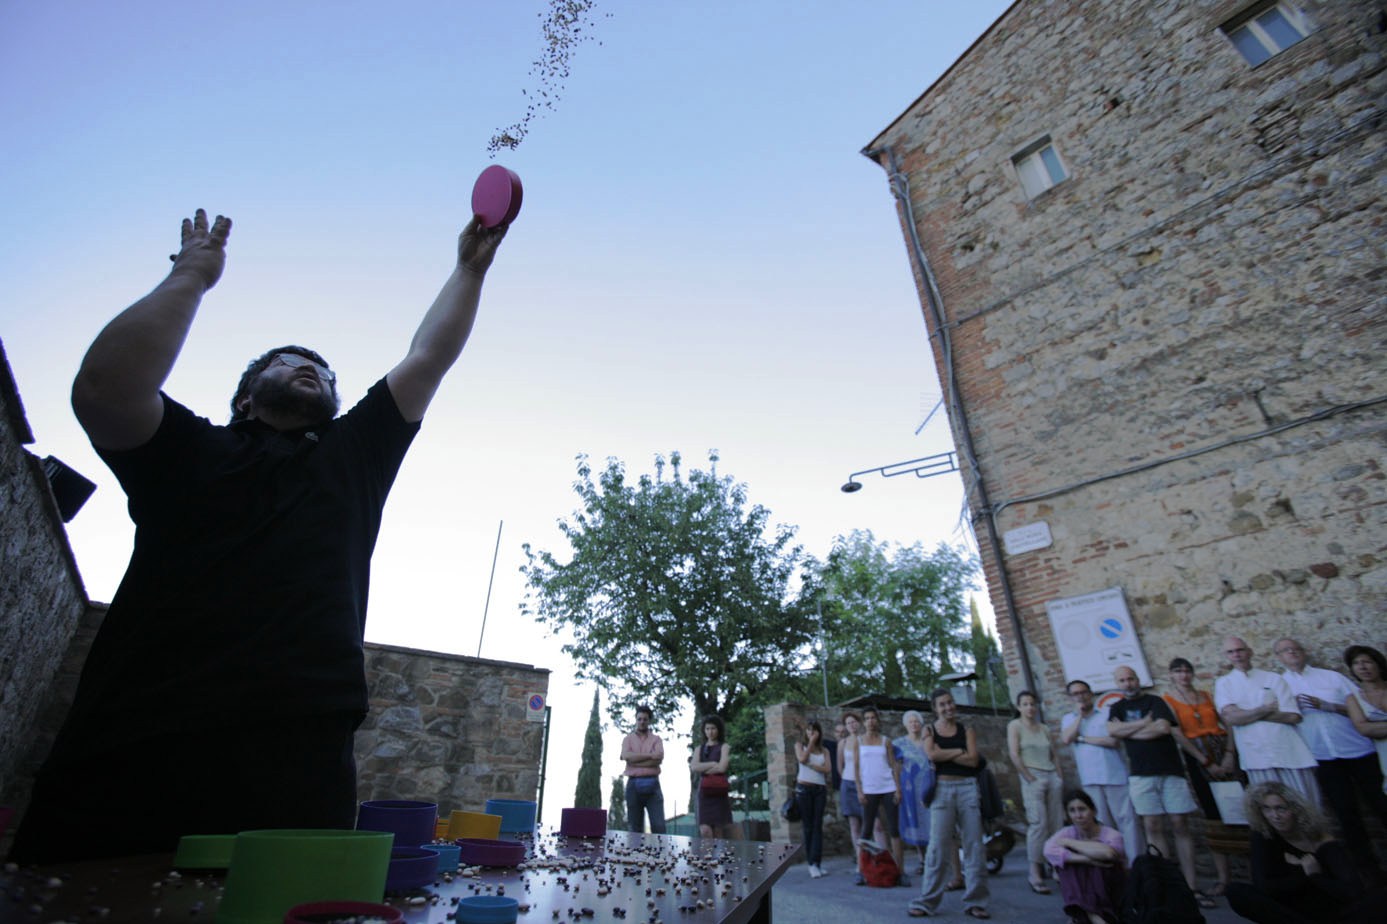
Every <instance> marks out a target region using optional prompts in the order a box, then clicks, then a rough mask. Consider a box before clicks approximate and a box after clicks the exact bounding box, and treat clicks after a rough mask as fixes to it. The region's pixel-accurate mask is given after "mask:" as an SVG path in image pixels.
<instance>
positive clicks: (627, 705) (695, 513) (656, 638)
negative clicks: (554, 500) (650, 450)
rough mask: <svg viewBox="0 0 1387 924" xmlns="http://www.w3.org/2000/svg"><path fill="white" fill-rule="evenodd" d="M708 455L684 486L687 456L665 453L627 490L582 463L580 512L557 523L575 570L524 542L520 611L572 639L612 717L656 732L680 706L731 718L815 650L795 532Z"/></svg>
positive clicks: (612, 466)
mask: <svg viewBox="0 0 1387 924" xmlns="http://www.w3.org/2000/svg"><path fill="white" fill-rule="evenodd" d="M708 458H709V462H710V463H711V465H710V468H709V470H708V471H701V470H698V469H693V470H691V471H689V473H688V475H687V477H685V476H684V474H683V472H682V470H681V464H680V457H679V454H678V453H672V454H671V455H670V457H669V460H668V462H666V460H665V459H664V458H663V457H660V456H657V457H656V459H655V472H654V474H653V475H650V474H643V475H641V476H639V477H638V478H636V479H635V480H634V481H632V480H630V479H628V478H627V475H626V467H625V465H623V464H622V463H621V462H620V461H618V460H615V459H609V460H608V462H607V466H606V468H605V469H603V470H601V471H600V472H597V473H596V474H595V476H594V472H593V470H592V468H591V466H590V465H589V463H588V461H587V458H586V457H584V456H580V457H579V460H578V480H577V481H576V482H575V483H574V486H573V487H574V491H575V492H576V493H577V495H578V498H579V501H580V507H579V509H578V510H577V511H575V512H574V514H573V515H572V517H571V518H570V519H568V520H564V521H560V523H559V529H560V531H561V532H562V533H563V535H564V538H565V539H567V540H568V544H569V546H570V550H569V551H570V554H569V555H568V556H567V561H560V560H559V559H558V558H557V557H556V556H555V555H553V554H551V553H549V552H546V551H535V550H533V549H531V547H530V545H529V544H526V546H525V554H526V557H527V563H526V564H525V565H524V566H523V567H522V568H521V571H522V573H523V574H524V575H525V577H526V579H527V593H526V598H525V602H524V604H523V607H522V608H523V611H524V612H525V613H527V614H528V615H530V616H532V617H534V618H535V619H537V620H538V621H539V622H540V623H542V624H543V625H545V626H546V627H547V628H548V629H549V630H550V631H551V632H554V633H571V638H572V641H571V642H570V643H568V644H566V645H564V651H565V652H566V653H567V654H569V655H571V656H572V657H573V659H574V661H575V662H576V664H577V667H578V673H579V676H580V677H583V678H585V679H591V680H593V681H595V682H596V683H598V684H599V685H601V686H602V687H603V688H604V689H605V690H607V691H608V693H609V694H610V702H609V708H610V710H611V715H612V717H613V718H614V719H617V718H618V717H619V716H621V715H624V714H629V712H630V711H631V710H632V709H633V708H634V707H635V706H636V705H638V704H640V703H648V704H650V705H651V706H653V707H654V709H655V720H656V722H657V724H658V723H661V722H662V721H667V720H668V718H669V717H670V716H671V715H674V714H675V713H676V712H677V705H678V704H680V703H687V704H689V705H692V706H693V708H694V712H695V714H696V715H697V716H703V715H708V714H712V713H716V714H718V715H721V716H723V717H725V718H730V717H733V716H735V715H736V714H737V713H738V712H739V711H740V709H741V708H742V706H743V704H744V703H746V702H747V701H748V698H749V697H750V696H751V695H753V694H754V692H755V691H757V690H759V689H761V687H762V686H763V685H764V684H765V683H766V682H767V680H768V679H769V678H773V677H776V676H780V675H783V674H788V673H792V672H794V671H795V670H797V669H798V668H799V665H800V662H801V661H802V659H803V656H804V654H805V652H806V651H807V647H808V644H809V641H810V637H811V634H812V631H813V628H814V622H813V619H812V618H811V617H810V616H808V615H806V613H805V611H804V610H803V609H802V608H800V607H798V606H795V605H794V604H793V603H791V602H789V590H788V588H789V583H790V579H791V577H792V575H793V574H794V572H795V570H796V567H797V566H798V564H799V563H800V561H801V556H802V553H801V550H800V548H799V547H798V546H796V545H794V544H793V542H792V540H793V538H794V528H793V527H789V526H785V525H780V524H777V525H775V526H774V527H772V526H771V525H770V512H769V511H768V510H766V508H764V507H762V506H760V505H759V504H749V503H748V501H747V490H746V486H745V485H744V484H739V483H737V482H735V481H733V479H732V478H731V477H728V476H720V475H718V474H717V462H718V457H717V454H716V453H710V454H709V457H708ZM700 737H701V736H695V738H694V740H695V741H697V740H700Z"/></svg>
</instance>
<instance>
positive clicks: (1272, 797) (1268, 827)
mask: <svg viewBox="0 0 1387 924" xmlns="http://www.w3.org/2000/svg"><path fill="white" fill-rule="evenodd" d="M1243 807H1244V811H1245V812H1246V814H1247V823H1248V826H1249V827H1250V828H1251V829H1252V834H1251V840H1252V850H1251V856H1250V860H1251V864H1252V882H1251V884H1249V883H1246V882H1232V883H1229V885H1228V892H1227V895H1228V904H1229V906H1230V907H1232V909H1233V910H1234V911H1236V912H1237V913H1238V914H1240V915H1242V916H1243V917H1245V918H1247V919H1248V920H1249V921H1258V922H1262V924H1282V922H1302V921H1309V922H1315V921H1358V920H1369V918H1365V917H1363V916H1362V914H1360V910H1362V909H1363V907H1364V904H1366V903H1364V902H1363V895H1364V890H1363V880H1362V879H1360V878H1359V876H1358V869H1357V866H1356V865H1355V864H1354V861H1353V857H1352V856H1351V855H1350V854H1349V852H1348V848H1347V847H1346V846H1344V843H1343V841H1338V840H1334V839H1333V838H1332V837H1330V834H1329V825H1328V823H1327V822H1326V821H1325V820H1324V816H1323V815H1321V814H1320V811H1319V809H1317V808H1315V807H1314V806H1312V805H1311V804H1310V803H1308V802H1306V801H1305V798H1304V797H1303V796H1302V795H1301V794H1300V793H1299V792H1297V791H1296V790H1294V789H1292V788H1291V787H1289V786H1287V785H1286V784H1285V783H1278V782H1265V783H1258V784H1257V785H1255V786H1252V787H1250V788H1249V789H1248V790H1247V794H1246V795H1245V796H1244V797H1243ZM1376 910H1377V911H1378V912H1380V911H1381V909H1380V908H1379V909H1376ZM1371 920H1381V918H1380V917H1377V916H1374V917H1372V918H1371Z"/></svg>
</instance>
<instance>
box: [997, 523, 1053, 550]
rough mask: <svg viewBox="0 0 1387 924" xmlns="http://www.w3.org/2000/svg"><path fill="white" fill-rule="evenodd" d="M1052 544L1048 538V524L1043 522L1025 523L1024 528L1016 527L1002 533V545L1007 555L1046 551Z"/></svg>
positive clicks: (1051, 540)
mask: <svg viewBox="0 0 1387 924" xmlns="http://www.w3.org/2000/svg"><path fill="white" fill-rule="evenodd" d="M1053 542H1054V540H1053V539H1052V538H1051V537H1050V524H1049V523H1046V522H1045V521H1044V520H1036V521H1035V522H1034V523H1027V524H1026V525H1025V526H1018V527H1016V529H1009V530H1007V531H1006V532H1004V533H1002V545H1003V546H1005V547H1006V550H1007V554H1008V555H1020V554H1021V553H1022V552H1034V551H1035V550H1036V549H1048V548H1049V547H1050V545H1051V544H1052V543H1053Z"/></svg>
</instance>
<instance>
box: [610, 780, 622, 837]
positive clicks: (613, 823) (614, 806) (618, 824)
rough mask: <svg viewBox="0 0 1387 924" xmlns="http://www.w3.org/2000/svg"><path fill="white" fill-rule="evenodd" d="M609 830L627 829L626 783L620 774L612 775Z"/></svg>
mask: <svg viewBox="0 0 1387 924" xmlns="http://www.w3.org/2000/svg"><path fill="white" fill-rule="evenodd" d="M607 830H608V831H625V830H626V783H625V781H624V780H622V778H621V777H619V776H614V777H612V798H611V804H610V805H609V806H608V807H607Z"/></svg>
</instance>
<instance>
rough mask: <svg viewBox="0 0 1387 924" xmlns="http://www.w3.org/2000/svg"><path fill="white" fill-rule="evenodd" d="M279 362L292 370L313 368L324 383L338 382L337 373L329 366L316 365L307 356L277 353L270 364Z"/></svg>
mask: <svg viewBox="0 0 1387 924" xmlns="http://www.w3.org/2000/svg"><path fill="white" fill-rule="evenodd" d="M277 362H278V363H283V364H284V365H286V366H288V367H289V368H290V369H302V368H303V367H304V366H312V367H313V371H314V372H316V373H317V374H318V378H320V379H322V380H323V381H324V382H327V383H328V384H329V385H331V384H333V383H334V382H336V381H337V373H335V372H333V371H332V370H331V369H329V368H328V367H327V366H324V365H321V364H320V363H315V362H314V361H313V360H311V359H309V358H308V357H307V356H300V355H299V354H297V353H276V354H275V358H274V359H272V360H270V364H271V365H273V364H274V363H277Z"/></svg>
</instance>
